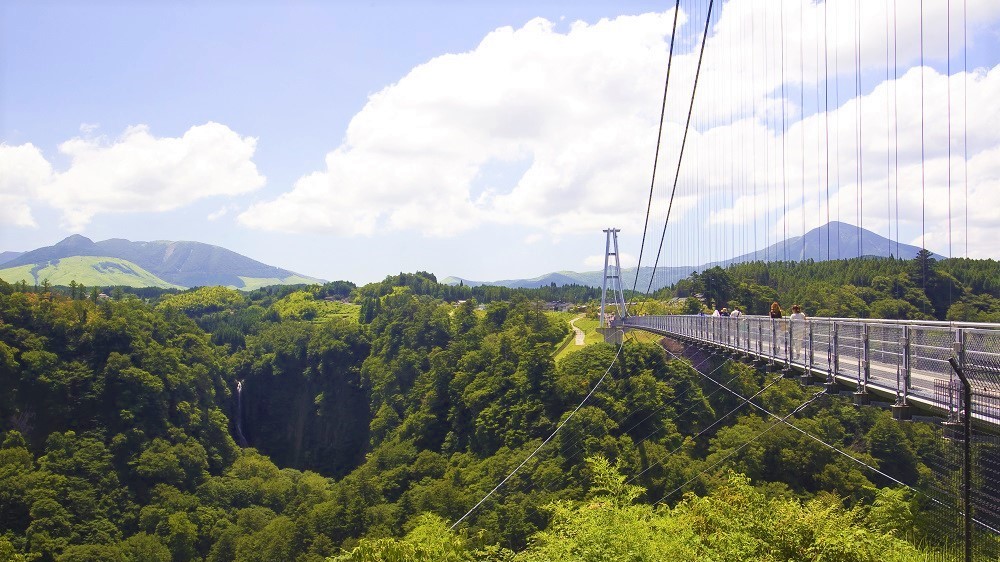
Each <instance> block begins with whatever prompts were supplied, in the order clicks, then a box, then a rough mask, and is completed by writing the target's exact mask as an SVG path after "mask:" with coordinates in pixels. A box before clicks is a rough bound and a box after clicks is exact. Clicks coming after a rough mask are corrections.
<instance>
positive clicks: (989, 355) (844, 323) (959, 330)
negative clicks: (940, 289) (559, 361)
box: [615, 315, 1000, 429]
mask: <svg viewBox="0 0 1000 562" xmlns="http://www.w3.org/2000/svg"><path fill="white" fill-rule="evenodd" d="M615 325H616V326H617V327H623V328H630V329H638V330H644V331H649V332H654V333H657V334H662V335H667V336H673V337H677V338H680V339H683V340H686V341H690V342H696V343H704V344H710V345H712V346H715V347H719V348H723V349H726V350H729V351H732V352H738V353H743V354H746V355H748V356H751V357H755V358H758V359H763V360H766V361H768V362H771V363H776V364H779V365H781V366H783V367H788V368H792V369H796V370H798V371H801V372H803V373H807V374H809V375H812V376H814V377H817V378H820V379H824V380H826V381H828V382H836V383H839V384H843V385H848V386H852V387H854V388H856V389H858V390H863V391H865V392H868V393H870V394H875V395H879V396H882V397H884V398H888V399H890V400H892V401H894V402H895V403H896V404H897V405H903V406H912V407H914V408H917V409H921V410H926V411H929V412H932V413H934V414H938V415H944V416H947V417H948V418H949V419H951V420H957V419H958V418H959V415H960V409H961V406H960V402H961V382H960V381H959V379H958V376H957V375H956V374H955V373H954V371H953V370H952V368H951V365H950V364H949V363H948V359H949V358H950V357H953V356H954V357H955V358H956V359H958V362H959V365H961V366H962V367H963V370H964V371H965V372H966V374H967V375H968V376H969V379H970V381H971V382H972V386H973V389H972V390H973V400H972V415H973V420H974V421H975V422H977V425H987V426H991V427H992V428H994V429H1000V325H997V324H972V323H947V322H905V321H898V320H859V319H845V318H809V319H807V320H804V321H791V320H789V319H788V318H781V319H771V318H768V317H763V316H749V315H743V316H740V317H738V318H732V317H711V316H684V315H670V316H630V317H626V318H624V319H620V320H618V321H617V322H616V323H615Z"/></svg>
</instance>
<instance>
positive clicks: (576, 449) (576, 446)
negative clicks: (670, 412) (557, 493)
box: [545, 357, 734, 491]
mask: <svg viewBox="0 0 1000 562" xmlns="http://www.w3.org/2000/svg"><path fill="white" fill-rule="evenodd" d="M682 360H683V359H682ZM709 360H710V358H709V357H706V358H705V359H703V360H702V361H701V362H699V363H698V364H697V365H693V364H692V365H691V368H692V369H694V370H695V371H698V370H699V368H700V367H701V366H702V365H703V364H705V363H707V362H708V361H709ZM724 366H725V365H724V364H721V365H719V366H717V367H716V368H715V369H713V370H712V371H711V372H712V374H715V372H717V371H719V370H721V369H722V368H723V367H724ZM699 372H700V371H699ZM733 380H734V379H730V380H729V381H728V382H729V383H731V382H732V381H733ZM727 384H728V383H727ZM719 390H720V389H718V388H716V389H715V390H712V391H711V392H709V393H708V394H706V395H705V398H706V399H708V398H711V397H712V396H713V395H714V394H715V393H716V392H718V391H719ZM685 392H686V391H685ZM685 397H686V394H685V393H682V394H679V395H676V396H674V398H673V399H672V400H670V401H669V402H667V403H664V404H662V405H661V406H660V407H658V408H656V409H655V410H653V411H652V412H650V413H648V414H646V417H644V418H642V419H641V420H639V421H637V422H635V423H633V424H631V425H630V426H628V427H627V428H625V429H624V430H622V432H621V433H622V434H628V433H630V432H631V431H632V430H633V429H635V428H637V427H639V426H640V425H642V424H643V423H644V422H646V421H647V420H649V418H651V417H652V416H654V415H656V414H658V413H660V412H661V411H663V410H664V409H666V408H669V407H670V406H673V405H674V404H676V403H677V402H679V401H680V400H681V399H682V398H685ZM693 408H694V405H691V406H688V408H687V409H685V410H683V411H681V412H678V413H677V415H678V417H681V416H683V415H685V414H687V413H689V412H690V411H691V410H692V409H693ZM605 414H607V415H608V417H609V418H611V419H612V421H614V422H615V424H616V425H617V426H619V427H621V426H622V425H625V422H627V421H629V420H630V419H631V418H632V416H633V415H634V414H635V411H632V412H629V413H628V415H626V416H625V417H623V418H622V419H620V420H618V419H614V416H613V412H608V411H605ZM659 431H660V430H659V429H655V430H653V432H651V433H649V434H648V435H646V436H644V437H641V438H640V439H638V440H637V441H635V444H636V445H639V444H640V443H642V442H644V441H646V440H648V439H650V438H652V437H653V436H654V435H655V434H656V433H657V432H659ZM582 440H583V438H582V437H580V438H578V439H576V440H575V441H572V442H570V443H569V444H568V445H567V446H566V448H567V449H569V450H570V451H572V452H571V453H570V454H569V456H565V459H566V460H567V461H571V460H573V459H575V458H577V457H579V456H580V455H582V454H583V453H585V452H586V451H585V449H584V448H583V447H582V446H580V444H581V442H582ZM555 484H556V483H555V482H553V483H551V484H550V485H548V486H546V488H545V489H546V491H551V490H552V488H553V487H554V486H555Z"/></svg>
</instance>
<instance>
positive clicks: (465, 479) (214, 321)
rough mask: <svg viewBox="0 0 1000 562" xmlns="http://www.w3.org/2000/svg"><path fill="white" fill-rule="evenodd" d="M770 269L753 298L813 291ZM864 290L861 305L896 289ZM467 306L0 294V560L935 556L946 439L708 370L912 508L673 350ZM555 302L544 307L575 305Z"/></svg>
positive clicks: (530, 305)
mask: <svg viewBox="0 0 1000 562" xmlns="http://www.w3.org/2000/svg"><path fill="white" fill-rule="evenodd" d="M820 265H821V264H812V266H820ZM867 265H872V266H873V268H874V266H876V265H877V266H878V267H877V268H875V269H878V275H875V272H874V271H872V272H869V273H868V274H863V273H862V272H863V271H864V270H865V266H867ZM772 266H773V267H774V269H773V270H771V269H770V268H765V269H764V270H763V271H762V272H759V273H758V274H759V275H766V276H767V278H768V279H767V280H766V281H765V280H762V279H759V278H758V279H757V281H763V282H767V283H771V282H775V283H777V284H776V285H774V287H773V290H775V291H781V292H783V293H792V292H793V291H794V290H802V291H807V290H808V287H807V285H808V284H796V283H798V282H797V281H796V282H795V283H793V282H792V279H793V278H796V277H801V276H800V275H796V274H795V273H788V272H786V269H789V268H791V267H792V266H790V265H789V266H774V264H772ZM897 266H898V267H899V268H900V270H899V273H896V274H891V273H887V272H890V271H895V270H894V269H892V268H895V267H897ZM993 266H995V264H993ZM745 267H746V269H747V271H756V270H754V269H753V268H754V267H755V266H753V265H748V266H745ZM851 267H853V268H855V269H854V270H853V271H855V273H854V274H856V275H859V277H857V278H851V281H857V284H856V285H853V286H854V287H858V288H861V287H864V286H865V285H864V283H863V280H864V279H867V280H869V282H870V283H873V282H874V281H873V280H874V279H876V278H878V277H883V276H886V275H888V276H890V277H891V276H892V275H895V276H896V277H895V278H898V279H899V281H900V282H901V283H902V282H903V280H902V278H901V277H899V276H900V275H908V272H907V270H906V267H907V264H905V263H902V264H895V263H894V264H893V265H885V264H882V263H880V262H875V261H872V262H870V263H869V262H866V261H864V260H862V261H859V262H858V263H857V264H854V265H852V266H851ZM883 267H884V269H885V271H883V270H882V268H883ZM932 270H933V271H934V272H935V273H937V274H940V275H942V276H944V275H949V276H951V277H952V278H954V279H956V280H957V284H956V287H961V289H962V290H963V291H965V293H963V295H964V296H963V297H962V298H965V296H968V295H977V296H979V297H989V298H990V299H995V298H998V295H996V294H994V293H992V292H990V291H994V292H995V291H996V287H994V286H991V285H990V283H991V281H990V280H988V279H981V280H980V284H979V285H975V284H974V282H973V279H974V278H976V275H977V274H978V273H977V272H979V271H980V270H981V269H980V268H979V267H978V266H976V265H975V264H963V266H962V267H958V266H953V267H950V268H943V266H942V264H934V265H933V269H932ZM725 273H726V274H727V275H730V276H731V278H732V280H734V281H736V280H738V282H735V285H733V286H735V287H740V286H742V284H743V283H746V281H743V280H742V279H744V274H743V273H741V272H740V270H739V269H738V268H734V269H732V270H729V271H726V272H725ZM883 273H884V274H885V275H883ZM844 275H847V274H846V273H844ZM862 275H868V276H867V277H864V279H862V277H860V276H862ZM819 278H821V277H817V279H819ZM782 279H784V280H785V281H780V280H782ZM833 279H834V281H833V282H834V283H839V282H840V281H839V278H837V277H833ZM907 280H908V282H910V283H912V280H911V279H909V277H907ZM783 282H787V283H788V284H789V285H788V286H783V285H781V284H780V283H783ZM817 282H818V283H825V282H826V281H817ZM761 286H764V285H761ZM768 286H769V287H771V285H768ZM913 286H920V287H921V288H923V285H911V288H912V287H913ZM793 287H800V288H801V289H799V288H793ZM494 289H497V288H489V289H483V291H487V290H489V291H492V290H494ZM453 290H455V288H454V287H447V286H444V285H439V284H437V283H436V281H435V280H434V278H433V276H430V275H429V274H424V273H415V274H400V275H399V276H392V277H389V278H387V279H386V280H385V281H383V282H381V283H375V284H371V285H367V286H364V287H354V286H353V285H352V284H350V283H346V282H338V283H332V284H328V285H325V286H316V287H311V288H305V289H302V288H286V287H280V288H267V289H260V290H257V291H253V292H250V293H241V292H237V291H232V290H229V289H224V288H221V287H207V288H201V289H196V290H192V291H186V292H181V293H177V292H174V291H169V292H162V293H148V294H146V295H144V296H142V297H140V296H138V295H135V294H130V293H127V292H125V291H122V290H119V291H113V293H114V294H113V295H112V298H97V296H96V295H94V294H93V291H92V290H90V289H85V290H80V289H79V288H78V287H76V288H74V290H72V291H63V290H60V291H56V290H53V289H52V288H50V287H47V286H43V287H39V288H37V289H35V288H30V289H29V288H27V287H24V286H11V285H8V284H5V283H2V282H0V388H2V389H3V393H0V560H18V561H20V560H39V561H53V560H59V561H73V562H77V561H80V562H82V561H91V560H94V561H96V560H112V561H139V560H143V561H146V560H154V561H155V560H163V561H182V560H205V561H213V562H214V561H229V560H237V561H256V560H260V561H265V560H267V561H271V560H297V561H303V562H305V561H322V560H344V561H350V560H359V561H360V560H365V561H374V560H386V561H389V560H496V561H501V560H503V561H514V560H525V561H535V560H618V559H621V560H693V559H698V560H782V561H784V560H858V561H861V560H918V559H921V558H923V557H925V556H928V555H930V554H931V553H933V552H934V551H935V549H936V548H937V547H938V546H940V544H939V541H940V540H941V537H940V536H937V535H935V533H934V531H933V526H932V525H931V524H930V523H929V522H930V521H932V520H933V519H934V517H935V509H938V508H936V507H935V506H934V504H933V503H932V502H929V501H928V500H927V497H926V496H924V495H922V494H921V493H920V490H921V489H924V488H926V487H929V486H934V485H936V484H938V483H937V482H935V478H938V477H939V476H938V475H937V473H936V472H935V471H934V470H931V469H930V468H929V466H930V465H931V463H933V462H934V459H936V458H940V457H941V456H942V455H943V448H944V447H946V446H947V445H946V442H945V441H944V440H943V439H942V438H941V437H940V434H939V433H938V432H937V430H936V429H935V428H934V426H932V425H929V424H924V423H907V424H900V423H897V422H895V421H893V420H892V418H891V416H890V415H889V414H888V413H887V412H885V411H883V410H880V409H878V408H874V407H873V408H862V409H857V408H855V407H854V406H853V405H851V404H850V403H849V402H848V401H844V400H843V399H841V398H839V397H837V396H833V395H826V394H816V390H815V389H812V388H808V387H802V386H800V385H799V384H798V383H796V382H791V381H788V380H782V379H781V378H780V375H779V376H777V377H776V376H775V375H774V374H768V373H763V372H758V371H755V370H753V369H752V368H750V367H749V366H746V365H743V364H741V363H736V362H726V363H723V362H721V360H720V359H716V360H713V361H712V362H710V363H708V365H700V367H699V368H700V369H701V370H703V371H704V370H706V369H707V368H709V367H710V368H711V369H713V372H714V373H715V375H714V376H715V377H716V378H717V380H723V381H726V382H727V384H728V386H729V387H730V388H732V389H733V390H735V391H736V392H738V393H740V394H742V395H743V396H752V395H755V394H758V393H759V394H758V396H757V397H756V399H755V402H757V403H759V404H760V405H762V406H763V407H765V408H767V409H768V410H771V411H773V412H777V413H779V414H781V415H785V414H788V413H790V412H792V411H793V410H794V409H795V408H796V407H798V406H800V405H802V404H807V405H806V406H805V407H803V408H802V409H801V411H799V412H798V413H796V415H794V416H791V417H789V421H790V422H792V423H794V425H795V426H796V427H798V428H800V429H802V430H803V431H805V432H807V433H809V434H812V435H816V436H820V437H821V438H822V439H823V440H825V441H827V442H828V443H831V444H833V445H835V446H837V447H839V448H840V449H842V450H847V451H850V452H851V455H853V456H855V457H856V458H858V459H860V460H862V461H863V462H864V463H867V464H868V465H871V466H874V467H878V469H879V470H881V471H882V472H883V473H884V474H887V475H889V476H891V477H892V478H894V479H897V480H899V481H901V482H904V483H906V484H907V485H908V486H911V487H912V489H911V488H906V487H899V486H893V485H892V484H893V483H892V482H891V481H890V480H889V479H887V478H885V477H883V476H879V475H878V473H876V472H873V471H871V470H867V469H865V468H864V467H863V466H862V465H861V464H859V463H856V462H852V461H851V460H849V459H847V458H846V457H845V456H843V455H840V454H838V453H837V452H836V451H833V450H831V449H829V448H826V447H824V446H822V445H820V444H819V443H817V442H816V441H814V440H812V439H810V438H808V437H807V436H806V435H804V434H803V433H801V432H798V431H796V430H794V429H793V428H791V427H787V426H784V425H774V426H773V427H771V426H772V425H773V424H772V422H771V421H769V420H767V419H764V418H762V417H760V416H759V415H757V414H754V413H753V411H752V410H750V409H747V408H744V407H742V406H743V405H742V400H740V399H739V398H737V397H735V396H734V395H732V394H730V393H728V392H720V391H719V389H718V387H716V386H715V385H713V384H711V383H709V382H707V381H706V379H704V378H703V377H702V376H700V375H699V374H698V372H697V371H696V370H695V369H694V368H693V365H692V363H690V362H688V361H686V360H680V359H677V358H674V357H673V356H671V355H669V354H667V353H666V352H665V351H664V349H663V348H662V347H660V346H658V345H653V344H648V343H639V342H634V341H629V342H626V343H625V344H624V345H623V346H622V347H621V348H620V349H619V348H618V347H617V346H613V345H611V344H596V345H591V346H587V347H586V348H583V349H581V350H580V351H576V352H574V353H571V354H569V355H567V356H566V357H565V358H564V359H562V360H560V361H559V363H556V362H555V361H554V360H553V355H554V352H555V351H556V349H557V348H558V347H559V345H560V343H561V342H562V341H563V340H564V339H565V338H566V336H567V335H568V333H569V331H568V330H569V329H568V327H567V326H566V325H565V324H564V323H563V322H561V321H556V320H554V317H553V316H550V315H548V314H546V313H545V312H544V311H543V310H542V308H541V306H540V304H539V302H538V301H537V300H535V298H529V296H527V295H531V296H533V297H536V298H537V297H538V296H540V295H541V294H542V293H526V292H524V291H520V290H518V291H514V290H509V291H510V293H507V297H506V298H490V299H484V300H489V302H488V303H484V304H485V306H480V302H479V301H478V297H475V296H474V293H469V294H465V293H462V294H461V297H462V298H456V295H455V294H453V293H451V291H453ZM675 290H677V291H682V290H686V289H684V287H683V284H679V285H678V287H677V288H675ZM470 291H472V289H470ZM535 291H541V290H535ZM566 291H567V292H565V293H562V294H560V293H559V292H558V291H557V290H556V289H551V291H550V293H546V294H547V295H550V296H551V298H553V299H555V298H563V299H564V300H571V299H570V298H567V297H568V295H570V294H573V293H571V292H573V291H578V292H579V293H580V294H581V295H584V296H585V295H586V294H587V293H586V291H583V290H582V289H575V288H570V289H567V290H566ZM703 291H704V289H700V292H703ZM977 291H978V293H977ZM499 294H500V293H497V295H499ZM802 294H803V295H805V294H806V293H805V292H803V293H802ZM904 296H905V295H904ZM589 298H592V297H589ZM734 298H741V297H739V296H738V294H737V296H736V297H734ZM795 298H800V297H799V294H795ZM344 300H350V301H353V302H349V303H345V302H342V301H344ZM581 300H583V298H582V297H581ZM801 300H802V302H808V301H807V300H806V299H805V298H802V299H801ZM929 300H930V301H931V303H933V300H932V299H929ZM959 300H961V299H957V300H956V301H955V302H959ZM862 301H864V299H862ZM824 302H825V301H824ZM907 302H908V301H907ZM952 306H954V304H953V305H952ZM991 306H992V305H991ZM748 308H749V306H748ZM934 311H935V312H934V313H935V314H937V309H936V308H935V309H934ZM813 313H815V311H813ZM616 356H617V359H616ZM606 372H607V378H606V379H605V380H604V382H603V384H601V385H600V386H599V388H598V389H597V391H596V392H594V394H593V396H592V397H591V398H590V400H589V401H588V402H587V403H586V405H584V406H583V407H582V408H580V409H579V410H578V411H576V412H575V414H574V415H573V416H572V417H571V418H570V417H569V413H570V412H573V411H574V408H576V407H577V405H578V404H580V402H581V400H582V399H583V398H584V397H585V396H586V395H587V394H588V392H590V389H591V388H592V387H593V386H594V384H595V383H596V382H597V381H598V380H599V379H601V378H602V376H604V375H605V373H606ZM730 413H732V415H730ZM561 422H566V423H565V425H563V427H562V430H561V431H560V432H559V433H558V434H557V435H556V436H555V438H554V439H552V441H551V442H549V443H548V444H547V445H546V446H545V447H543V448H541V449H540V451H539V452H538V454H537V455H535V456H533V457H531V459H530V461H529V462H526V463H524V465H523V467H522V468H521V470H520V471H519V472H517V474H516V475H515V476H514V477H512V478H510V479H509V480H507V481H506V482H505V483H504V486H502V487H500V488H499V489H498V490H497V492H496V493H495V494H493V495H492V496H490V497H489V499H488V500H487V501H485V502H483V503H482V505H480V506H479V507H478V509H476V510H474V511H473V512H472V513H471V514H469V516H468V517H467V518H465V519H464V520H463V521H462V522H461V524H460V525H458V526H457V527H455V529H454V530H452V529H451V528H450V527H451V525H452V524H453V523H454V522H455V521H458V520H459V519H460V518H462V517H463V515H465V514H466V512H467V511H469V510H470V508H472V507H473V506H475V505H476V504H477V502H478V501H479V500H480V499H481V498H483V497H484V496H485V495H486V494H487V493H488V492H490V491H491V490H493V489H494V487H496V486H497V485H498V484H499V483H500V482H501V481H503V480H504V478H505V476H506V475H508V474H509V473H510V472H511V471H512V470H513V469H515V467H518V466H519V465H520V464H521V463H522V461H524V460H525V459H526V458H528V456H529V454H530V453H531V452H532V451H534V450H535V449H536V448H537V447H538V446H539V445H540V444H542V443H543V440H545V439H546V438H547V437H548V436H549V435H550V433H551V432H552V431H553V429H554V428H555V427H556V426H557V425H558V424H560V423H561ZM755 436H756V437H755ZM751 439H753V440H754V441H753V442H754V446H753V447H745V445H746V443H747V442H748V440H751ZM723 461H724V462H723Z"/></svg>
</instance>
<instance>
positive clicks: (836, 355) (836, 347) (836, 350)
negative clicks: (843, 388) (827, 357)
mask: <svg viewBox="0 0 1000 562" xmlns="http://www.w3.org/2000/svg"><path fill="white" fill-rule="evenodd" d="M838 328H839V324H837V323H836V322H834V323H833V333H832V334H831V335H830V342H831V344H832V345H833V371H832V373H833V380H832V381H831V382H837V375H839V374H840V334H839V332H840V330H839V329H838Z"/></svg>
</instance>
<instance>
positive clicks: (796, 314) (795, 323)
mask: <svg viewBox="0 0 1000 562" xmlns="http://www.w3.org/2000/svg"><path fill="white" fill-rule="evenodd" d="M788 319H789V324H788V327H789V329H790V330H791V331H792V357H795V355H796V352H797V351H799V350H801V349H802V341H803V339H804V337H805V333H806V315H805V314H803V313H802V307H801V306H799V305H797V304H796V305H793V306H792V315H791V316H789V317H788Z"/></svg>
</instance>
